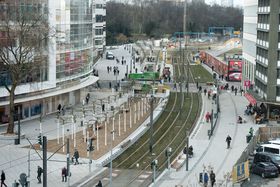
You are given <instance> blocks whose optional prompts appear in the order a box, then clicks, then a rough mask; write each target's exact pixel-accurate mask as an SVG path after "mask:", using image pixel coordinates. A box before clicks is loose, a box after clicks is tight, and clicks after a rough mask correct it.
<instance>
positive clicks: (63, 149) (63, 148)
mask: <svg viewBox="0 0 280 187" xmlns="http://www.w3.org/2000/svg"><path fill="white" fill-rule="evenodd" d="M64 128H65V127H64V124H63V125H62V145H64V143H65V141H64ZM62 151H63V153H64V152H65V146H63V147H62Z"/></svg>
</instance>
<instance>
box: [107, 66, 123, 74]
mask: <svg viewBox="0 0 280 187" xmlns="http://www.w3.org/2000/svg"><path fill="white" fill-rule="evenodd" d="M112 70H113V72H114V75H119V74H120V70H119V68H118V66H114V67H112V66H107V72H108V73H110V72H111V71H112Z"/></svg>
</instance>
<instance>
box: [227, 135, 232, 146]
mask: <svg viewBox="0 0 280 187" xmlns="http://www.w3.org/2000/svg"><path fill="white" fill-rule="evenodd" d="M226 142H227V149H229V148H230V142H231V137H230V136H229V135H228V136H227V138H226Z"/></svg>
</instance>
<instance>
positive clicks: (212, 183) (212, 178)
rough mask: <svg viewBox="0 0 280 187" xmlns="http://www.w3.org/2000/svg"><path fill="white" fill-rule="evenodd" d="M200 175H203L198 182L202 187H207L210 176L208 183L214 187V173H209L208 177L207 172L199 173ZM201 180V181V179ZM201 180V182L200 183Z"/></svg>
mask: <svg viewBox="0 0 280 187" xmlns="http://www.w3.org/2000/svg"><path fill="white" fill-rule="evenodd" d="M201 174H204V175H203V176H201V179H200V182H202V183H203V186H204V187H207V186H208V183H209V176H210V183H211V187H213V186H214V185H215V182H216V175H215V173H214V171H213V170H211V171H210V174H209V175H208V173H207V172H204V173H201ZM202 178H203V179H202ZM202 180H203V181H202Z"/></svg>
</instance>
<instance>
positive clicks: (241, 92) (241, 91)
mask: <svg viewBox="0 0 280 187" xmlns="http://www.w3.org/2000/svg"><path fill="white" fill-rule="evenodd" d="M243 92H244V90H243V89H242V88H241V90H240V94H241V96H242V94H243Z"/></svg>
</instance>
